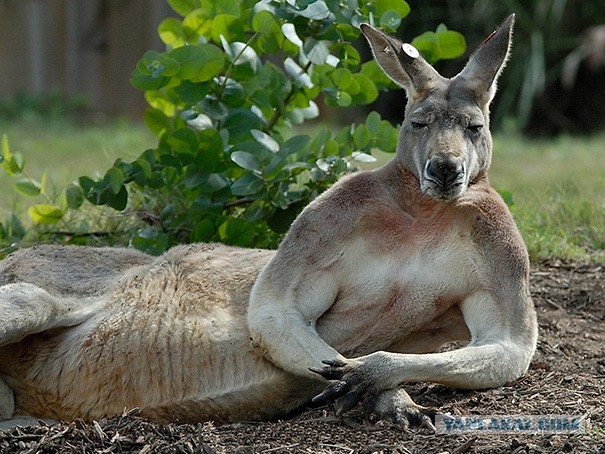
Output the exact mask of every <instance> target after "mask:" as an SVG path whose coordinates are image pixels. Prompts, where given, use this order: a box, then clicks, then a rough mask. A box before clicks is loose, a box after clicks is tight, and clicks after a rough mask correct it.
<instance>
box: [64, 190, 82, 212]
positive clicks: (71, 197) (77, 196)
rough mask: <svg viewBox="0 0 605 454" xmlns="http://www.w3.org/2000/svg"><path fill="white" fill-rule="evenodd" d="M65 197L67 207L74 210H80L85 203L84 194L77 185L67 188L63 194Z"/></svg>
mask: <svg viewBox="0 0 605 454" xmlns="http://www.w3.org/2000/svg"><path fill="white" fill-rule="evenodd" d="M63 195H64V197H65V202H66V205H67V207H68V208H71V209H73V210H75V209H77V208H80V206H81V205H82V203H83V202H84V194H83V193H82V189H81V188H80V187H78V186H76V185H75V184H70V185H69V186H67V188H65V191H64V192H63Z"/></svg>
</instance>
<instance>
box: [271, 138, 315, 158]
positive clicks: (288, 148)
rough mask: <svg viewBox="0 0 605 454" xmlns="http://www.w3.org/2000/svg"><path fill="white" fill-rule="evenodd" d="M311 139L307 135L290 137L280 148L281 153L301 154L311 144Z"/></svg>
mask: <svg viewBox="0 0 605 454" xmlns="http://www.w3.org/2000/svg"><path fill="white" fill-rule="evenodd" d="M310 140H311V137H309V136H308V135H305V134H301V135H297V136H293V137H290V138H289V139H288V140H286V141H285V142H284V143H283V145H282V146H281V148H280V150H279V151H280V152H281V153H284V154H291V153H300V152H301V151H302V150H303V149H304V148H305V147H306V146H307V145H308V143H309V142H310Z"/></svg>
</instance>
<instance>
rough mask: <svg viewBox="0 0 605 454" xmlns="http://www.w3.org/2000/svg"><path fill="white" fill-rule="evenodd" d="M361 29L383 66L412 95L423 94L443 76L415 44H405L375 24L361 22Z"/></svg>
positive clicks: (377, 59) (375, 56) (409, 95)
mask: <svg viewBox="0 0 605 454" xmlns="http://www.w3.org/2000/svg"><path fill="white" fill-rule="evenodd" d="M360 28H361V31H362V33H363V34H364V35H365V37H366V38H367V40H368V43H369V44H370V47H371V48H372V53H373V54H374V58H375V59H376V61H377V62H378V64H379V65H380V67H381V68H382V69H383V71H384V72H385V73H386V74H387V76H389V77H390V78H391V79H392V80H393V81H394V82H395V83H396V84H398V85H400V86H402V87H403V88H405V90H406V92H407V94H408V98H410V97H414V98H416V97H419V96H422V95H423V94H424V93H425V92H426V91H428V90H430V89H431V88H433V87H434V86H435V85H436V84H437V83H438V81H439V80H441V79H442V77H441V76H440V75H439V73H438V72H437V71H435V69H434V68H433V67H432V66H431V65H429V64H428V63H427V62H426V60H425V59H424V58H422V57H421V56H420V54H419V52H418V50H416V48H415V47H414V46H412V45H410V44H403V43H401V42H400V41H399V40H397V39H395V38H393V37H391V36H388V35H386V34H385V33H383V32H381V31H380V30H378V29H377V28H374V27H372V26H371V25H368V24H361V27H360Z"/></svg>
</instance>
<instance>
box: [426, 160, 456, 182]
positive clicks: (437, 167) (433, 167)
mask: <svg viewBox="0 0 605 454" xmlns="http://www.w3.org/2000/svg"><path fill="white" fill-rule="evenodd" d="M424 172H425V177H426V178H427V179H429V180H431V181H433V182H434V183H437V184H439V185H441V186H443V187H448V186H450V185H452V184H456V183H458V182H459V180H461V179H462V177H463V174H464V167H463V165H462V162H461V161H460V160H459V159H456V158H452V157H449V156H440V155H436V156H433V157H431V159H429V160H428V161H427V163H426V167H425V169H424Z"/></svg>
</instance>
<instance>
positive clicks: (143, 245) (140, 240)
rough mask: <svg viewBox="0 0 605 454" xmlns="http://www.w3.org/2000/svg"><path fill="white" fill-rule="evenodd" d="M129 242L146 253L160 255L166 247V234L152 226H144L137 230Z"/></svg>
mask: <svg viewBox="0 0 605 454" xmlns="http://www.w3.org/2000/svg"><path fill="white" fill-rule="evenodd" d="M130 244H131V245H132V246H133V247H135V248H136V249H138V250H140V251H143V252H146V253H147V254H151V255H160V254H161V253H163V252H164V251H165V250H166V249H167V248H168V235H166V234H165V233H164V232H161V231H159V230H158V229H156V228H154V227H145V228H143V229H141V230H139V231H138V232H137V234H136V236H135V237H134V238H132V240H130Z"/></svg>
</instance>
